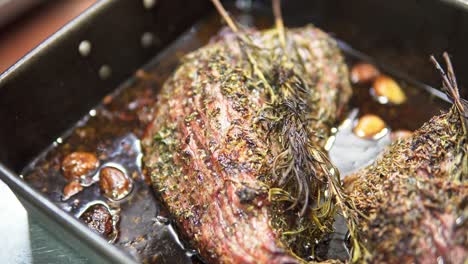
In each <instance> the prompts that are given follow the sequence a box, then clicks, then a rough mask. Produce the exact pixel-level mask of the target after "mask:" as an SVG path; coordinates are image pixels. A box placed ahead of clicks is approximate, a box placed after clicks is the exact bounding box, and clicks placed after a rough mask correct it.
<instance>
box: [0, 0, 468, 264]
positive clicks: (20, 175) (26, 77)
mask: <svg viewBox="0 0 468 264" xmlns="http://www.w3.org/2000/svg"><path fill="white" fill-rule="evenodd" d="M226 2H228V3H226V4H227V6H228V7H230V9H231V10H233V12H234V13H235V14H236V16H237V17H238V19H239V20H241V22H243V23H246V24H249V23H250V24H253V25H257V26H259V27H262V26H268V25H271V20H270V19H271V15H270V13H271V12H270V9H269V5H268V3H269V1H248V0H243V1H236V2H234V1H226ZM284 2H285V3H284V16H285V23H286V25H288V26H301V25H304V24H307V23H314V24H316V25H317V26H319V27H321V28H323V29H324V30H325V31H328V32H330V33H331V34H333V35H334V36H335V37H337V38H338V39H340V45H341V47H342V48H343V49H344V51H345V53H349V54H350V57H352V58H353V60H356V59H359V60H372V61H373V62H376V63H378V64H379V65H381V66H383V68H384V69H385V70H387V71H389V72H390V73H392V74H393V75H395V76H397V77H399V78H402V79H404V80H405V81H406V82H408V83H410V84H413V85H415V86H418V87H420V88H422V89H423V90H425V91H430V92H432V93H433V94H435V95H436V96H437V95H438V93H437V90H434V89H433V88H431V86H435V87H437V83H438V79H437V76H436V75H435V74H434V72H433V71H432V66H431V65H430V64H429V63H428V55H429V54H432V53H435V54H438V53H441V51H444V50H447V51H448V52H449V53H450V54H451V55H452V56H453V58H454V64H455V67H456V69H457V71H458V76H459V82H460V83H462V84H463V83H465V84H466V83H468V50H467V49H466V47H467V46H468V8H467V4H466V3H464V2H463V1H456V0H453V1H451V0H446V1H437V0H427V1H403V0H397V1H383V0H382V1H375V0H358V1H346V0H316V1H300V0H288V1H284ZM239 7H240V11H239V10H237V11H234V10H236V8H239ZM207 21H210V22H207ZM219 21H220V19H219V18H216V17H214V11H213V9H212V8H211V5H210V3H209V1H207V0H200V1H183V0H171V1H165V0H159V1H135V0H113V1H112V0H109V1H100V2H98V3H97V4H96V5H94V6H93V7H92V8H90V9H89V10H87V11H86V12H85V13H84V14H83V15H81V16H80V17H78V18H77V19H75V20H74V21H72V22H71V23H70V24H68V25H67V26H65V27H64V28H62V29H61V30H60V31H59V32H57V33H56V34H55V35H53V36H52V37H50V38H49V39H48V40H46V41H45V42H44V43H42V44H41V45H40V46H39V47H37V48H36V49H35V50H33V51H32V52H31V53H29V54H28V55H27V56H26V57H24V58H23V59H22V60H21V61H19V62H18V63H17V64H16V65H14V66H13V67H12V68H10V69H9V70H8V71H7V72H5V73H3V74H2V75H1V76H0V120H1V123H0V162H1V163H0V177H1V179H2V180H3V181H4V182H6V183H7V184H8V185H9V186H10V187H11V188H12V190H13V191H14V192H15V193H16V194H17V196H18V197H19V198H20V200H21V201H22V203H23V204H24V205H25V207H26V208H27V209H28V211H29V213H30V214H33V215H34V216H35V217H38V219H40V220H41V223H42V224H43V225H44V226H45V227H46V228H47V229H49V230H50V231H52V232H54V233H55V234H58V236H59V237H63V240H64V241H65V242H67V243H69V244H70V245H71V246H72V247H74V248H77V249H78V250H80V251H82V253H83V254H84V255H86V256H88V257H89V259H90V260H91V261H92V262H99V263H103V262H109V263H132V262H135V261H138V262H139V261H143V260H147V261H151V260H152V259H151V258H148V257H150V256H151V255H158V256H160V259H159V260H160V262H190V261H193V258H190V256H189V257H183V256H181V255H180V254H179V253H177V252H179V251H180V252H185V253H187V251H183V249H182V248H183V246H184V245H180V244H178V243H176V244H174V245H173V248H176V249H174V250H173V251H172V253H170V252H171V250H168V249H163V247H161V246H160V245H161V244H162V243H167V241H169V240H165V238H164V237H161V233H158V234H154V236H150V237H149V239H150V240H153V241H152V243H150V244H151V246H147V247H148V248H149V249H148V250H139V249H137V250H136V251H132V250H128V247H125V245H124V244H119V245H118V247H115V246H113V245H111V244H109V243H108V242H107V241H106V240H104V239H102V238H101V237H99V236H97V235H96V234H94V233H93V232H91V231H90V230H88V229H87V227H86V226H85V225H83V224H82V223H81V222H80V221H78V220H77V219H76V218H75V217H73V214H74V213H73V211H68V212H67V211H66V210H63V208H64V206H63V203H61V202H60V200H59V199H58V198H57V196H54V195H50V194H51V192H44V191H43V190H42V188H39V185H38V184H37V182H34V181H28V180H25V179H24V175H26V173H28V172H31V168H32V167H34V166H33V165H36V164H37V162H40V160H41V158H44V155H45V156H47V153H50V150H51V149H53V148H54V146H56V145H57V144H59V143H61V141H62V140H63V139H65V137H64V136H66V137H70V138H72V134H73V131H74V130H73V129H70V128H74V127H76V125H77V121H79V120H83V119H82V117H83V116H86V115H87V114H88V113H89V111H90V109H94V110H97V111H99V109H101V108H99V103H100V102H101V100H102V98H104V96H106V95H107V94H109V93H111V92H112V91H114V90H116V89H117V88H118V87H123V88H120V89H119V92H117V93H114V94H117V95H119V94H122V93H124V94H125V92H122V90H125V89H127V88H125V87H136V86H138V85H139V84H140V86H141V85H143V86H144V85H145V82H143V84H142V83H141V80H140V81H138V78H136V79H135V78H134V76H135V72H136V71H137V69H139V68H141V67H143V66H144V65H146V67H145V69H146V70H151V69H153V70H154V69H157V68H158V67H162V68H163V69H161V70H160V72H158V73H159V74H160V77H161V78H160V80H157V81H154V82H153V81H149V84H148V82H146V85H150V86H151V85H153V86H155V87H156V86H158V85H160V84H161V82H162V81H163V80H164V76H165V74H166V75H167V73H168V72H170V69H173V67H174V66H175V65H176V64H177V58H178V54H179V53H181V52H187V51H190V50H192V49H195V48H196V47H198V46H200V45H203V44H204V42H206V41H208V39H209V36H210V35H212V34H214V33H215V32H216V31H217V30H218V29H219V28H220V26H221V25H220V23H219ZM358 51H359V52H358ZM171 54H172V55H171ZM174 54H175V55H174ZM364 54H365V55H364ZM155 58H156V59H155ZM149 62H150V63H149ZM148 63H149V64H148ZM161 65H162V66H161ZM395 69H397V70H395ZM127 80H130V81H127ZM125 81H127V82H125ZM123 83H124V85H122V84H123ZM155 89H156V90H157V88H155ZM462 93H463V94H465V96H466V94H467V90H466V89H464V90H463V91H462ZM428 98H429V97H428ZM117 101H118V100H117ZM419 103H420V104H427V105H428V107H429V108H433V109H432V111H436V110H437V109H439V107H441V105H443V103H437V102H436V103H434V100H427V101H426V102H419ZM432 104H434V105H437V107H432ZM97 105H98V106H97ZM96 106H97V107H96ZM426 114H427V115H429V114H430V113H426ZM419 118H420V119H423V118H422V117H421V116H419ZM422 121H424V120H422ZM418 122H419V121H418ZM80 124H82V123H80ZM415 126H416V125H415ZM64 131H68V132H64ZM58 138H60V142H57V139H58ZM53 142H55V145H54V144H53ZM44 150H49V152H48V151H46V152H44ZM44 153H45V154H44ZM41 155H42V156H41ZM32 161H34V162H33V163H31V162H32ZM35 162H36V163H35ZM31 166H32V167H31ZM54 177H56V176H54V174H53V173H51V174H46V175H44V179H43V182H42V183H44V182H45V183H47V184H49V185H48V186H49V187H50V186H55V185H53V184H54V183H55V182H57V181H55V178H54ZM55 187H57V186H55ZM55 187H53V188H55ZM57 188H58V187H57ZM141 188H143V189H144V187H141ZM150 195H152V194H150ZM142 199H143V200H144V199H145V198H142ZM146 201H147V203H146V204H151V203H153V198H151V199H147V200H146ZM122 208H124V207H122ZM128 208H130V207H128ZM151 210H153V211H148V212H151V213H154V214H156V212H157V213H159V211H160V210H162V209H161V208H159V207H158V206H156V207H155V208H153V209H151ZM131 214H132V215H137V214H141V215H144V212H140V213H139V212H134V211H133V212H132V213H131ZM154 216H155V217H156V215H154ZM136 229H138V228H136ZM144 230H145V229H144V227H141V228H140V229H138V232H143V231H144ZM165 230H166V232H173V231H171V230H170V229H168V228H167V227H166V229H165ZM158 239H159V240H158ZM176 242H177V241H176ZM158 243H159V244H158ZM145 245H146V244H145ZM168 245H169V247H171V248H172V246H171V245H172V244H168ZM142 252H143V253H142ZM174 252H176V253H174ZM141 254H143V255H141ZM189 255H190V254H189ZM185 256H187V255H185ZM153 260H156V259H153Z"/></svg>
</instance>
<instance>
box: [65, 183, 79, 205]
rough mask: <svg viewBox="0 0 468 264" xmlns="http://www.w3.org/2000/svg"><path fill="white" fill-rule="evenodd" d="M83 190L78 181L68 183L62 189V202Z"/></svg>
mask: <svg viewBox="0 0 468 264" xmlns="http://www.w3.org/2000/svg"><path fill="white" fill-rule="evenodd" d="M82 190H83V186H81V184H80V183H79V182H78V181H72V182H69V183H68V184H67V185H65V187H64V188H63V200H64V201H66V200H68V199H69V198H70V197H72V196H73V195H75V194H77V193H79V192H81V191H82Z"/></svg>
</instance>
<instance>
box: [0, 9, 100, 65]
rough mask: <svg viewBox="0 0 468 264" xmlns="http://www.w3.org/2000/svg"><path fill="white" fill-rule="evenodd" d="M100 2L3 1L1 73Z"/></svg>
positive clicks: (1, 11)
mask: <svg viewBox="0 0 468 264" xmlns="http://www.w3.org/2000/svg"><path fill="white" fill-rule="evenodd" d="M97 1H98V0H53V1H50V0H49V1H48V0H0V73H2V72H4V71H5V70H6V69H8V68H9V67H10V66H11V65H13V64H14V63H15V62H16V61H18V60H19V59H20V58H21V57H23V56H24V55H25V54H26V53H28V52H29V51H30V50H32V49H33V48H34V47H36V46H37V45H39V44H40V43H41V42H42V41H43V40H45V39H46V38H47V37H48V36H50V35H52V34H53V33H54V32H56V31H57V30H58V29H60V28H61V27H62V26H63V25H65V24H66V23H67V22H69V21H70V20H72V19H73V18H74V17H76V16H78V15H79V14H80V13H82V12H83V11H84V10H85V9H87V8H88V7H90V6H91V5H92V4H94V3H95V2H97Z"/></svg>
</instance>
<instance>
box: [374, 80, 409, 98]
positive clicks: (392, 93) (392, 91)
mask: <svg viewBox="0 0 468 264" xmlns="http://www.w3.org/2000/svg"><path fill="white" fill-rule="evenodd" d="M373 87H374V92H375V95H376V96H378V97H379V98H382V99H384V102H382V103H386V102H390V103H392V104H402V103H404V102H405V101H406V95H405V93H404V92H403V90H402V89H401V87H400V85H398V83H397V82H396V81H395V80H393V79H392V78H390V77H388V76H385V75H381V76H379V77H377V78H376V79H375V80H374V86H373Z"/></svg>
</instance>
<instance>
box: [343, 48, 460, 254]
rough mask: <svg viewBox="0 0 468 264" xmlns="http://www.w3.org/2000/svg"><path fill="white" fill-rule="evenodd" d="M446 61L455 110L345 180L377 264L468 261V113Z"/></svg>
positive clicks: (451, 110)
mask: <svg viewBox="0 0 468 264" xmlns="http://www.w3.org/2000/svg"><path fill="white" fill-rule="evenodd" d="M444 56H445V59H446V60H447V65H448V75H447V74H445V73H444V72H443V70H442V68H441V67H440V66H439V65H438V64H437V63H436V65H437V68H438V69H439V70H440V71H441V72H442V76H443V80H444V87H445V89H446V90H447V92H448V94H449V97H451V98H452V99H453V102H454V105H453V106H452V108H451V109H450V110H449V111H448V112H447V113H443V114H441V115H439V116H435V117H434V118H432V119H431V120H430V121H429V122H427V123H425V124H424V125H423V126H422V127H421V128H420V129H419V130H417V131H415V132H414V133H413V134H412V136H409V137H406V138H403V139H401V140H398V141H396V142H395V143H394V144H393V145H391V146H390V147H389V148H388V149H387V150H386V151H385V152H384V153H383V154H382V156H381V157H380V158H379V159H378V160H377V161H376V162H374V164H372V165H370V166H368V167H367V168H364V169H363V170H361V171H359V172H357V173H355V174H354V175H351V176H348V177H347V178H346V179H345V186H346V189H347V191H348V192H349V195H350V198H351V199H352V200H353V201H354V202H355V204H356V207H357V209H358V210H360V212H361V215H362V218H361V219H360V220H361V221H360V224H359V225H358V229H359V230H360V231H361V232H362V234H363V236H362V238H363V239H365V240H366V243H365V247H366V248H367V250H368V251H369V254H368V256H367V257H368V260H371V262H372V263H466V260H467V259H468V237H467V234H468V233H467V230H468V229H467V228H468V225H467V222H466V218H467V216H468V208H467V204H468V183H467V182H466V179H467V176H468V153H467V144H468V138H467V117H468V116H467V113H468V108H467V104H466V101H464V100H463V99H461V98H460V97H459V94H458V90H457V89H458V88H457V84H456V80H455V76H454V73H453V69H452V66H451V64H450V60H449V59H448V56H447V54H445V55H444ZM434 62H435V60H434Z"/></svg>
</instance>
